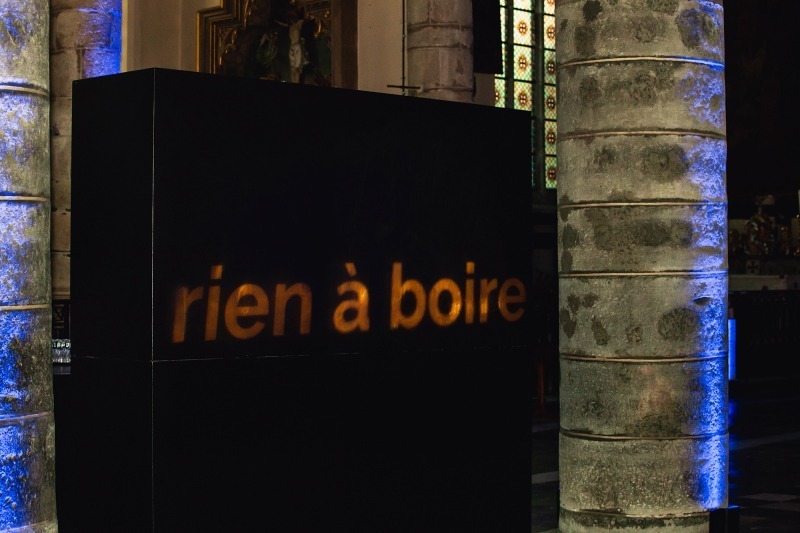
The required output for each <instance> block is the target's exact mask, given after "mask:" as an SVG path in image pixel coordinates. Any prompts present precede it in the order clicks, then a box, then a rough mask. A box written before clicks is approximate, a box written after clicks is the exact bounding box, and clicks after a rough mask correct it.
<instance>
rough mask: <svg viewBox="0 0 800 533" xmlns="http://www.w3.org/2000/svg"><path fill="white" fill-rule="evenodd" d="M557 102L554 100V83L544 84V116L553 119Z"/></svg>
mask: <svg viewBox="0 0 800 533" xmlns="http://www.w3.org/2000/svg"><path fill="white" fill-rule="evenodd" d="M557 111H558V103H557V101H556V88H555V86H554V85H545V86H544V118H546V119H548V120H555V119H556V117H557V115H558V113H557Z"/></svg>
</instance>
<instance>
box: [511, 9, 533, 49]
mask: <svg viewBox="0 0 800 533" xmlns="http://www.w3.org/2000/svg"><path fill="white" fill-rule="evenodd" d="M514 44H521V45H523V46H532V45H533V19H532V17H531V14H530V12H529V11H520V10H519V9H515V10H514Z"/></svg>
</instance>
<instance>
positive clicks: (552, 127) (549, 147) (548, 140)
mask: <svg viewBox="0 0 800 533" xmlns="http://www.w3.org/2000/svg"><path fill="white" fill-rule="evenodd" d="M557 141H558V125H557V124H556V121H555V120H546V121H545V123H544V153H545V154H547V155H556V142H557Z"/></svg>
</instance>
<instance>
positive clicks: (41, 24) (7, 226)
mask: <svg viewBox="0 0 800 533" xmlns="http://www.w3.org/2000/svg"><path fill="white" fill-rule="evenodd" d="M48 25H49V24H48V1H47V0H0V495H2V497H0V530H2V531H6V530H10V529H12V530H14V531H17V529H15V528H23V529H20V531H21V530H24V531H33V532H44V531H47V532H49V531H56V530H57V529H58V527H57V524H56V501H55V429H54V423H53V393H52V381H51V380H52V374H51V365H50V254H49V250H50V202H49V199H48V197H49V189H50V184H49V180H48V176H49V165H50V152H49V139H48V131H49V125H50V124H49V118H50V102H49V98H48V96H49V95H48V87H49V83H48V69H47V36H48Z"/></svg>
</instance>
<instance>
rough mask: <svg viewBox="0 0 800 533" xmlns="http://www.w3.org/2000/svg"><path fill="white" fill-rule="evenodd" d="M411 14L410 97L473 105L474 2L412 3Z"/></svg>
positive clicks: (433, 0)
mask: <svg viewBox="0 0 800 533" xmlns="http://www.w3.org/2000/svg"><path fill="white" fill-rule="evenodd" d="M407 13H408V17H407V18H408V24H407V30H406V34H407V36H408V41H407V46H406V49H407V51H408V84H409V85H412V86H418V87H420V89H416V90H414V89H412V90H411V91H410V94H412V95H413V96H422V97H424V98H436V99H439V100H453V101H457V102H472V98H473V76H472V0H408V4H407Z"/></svg>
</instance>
